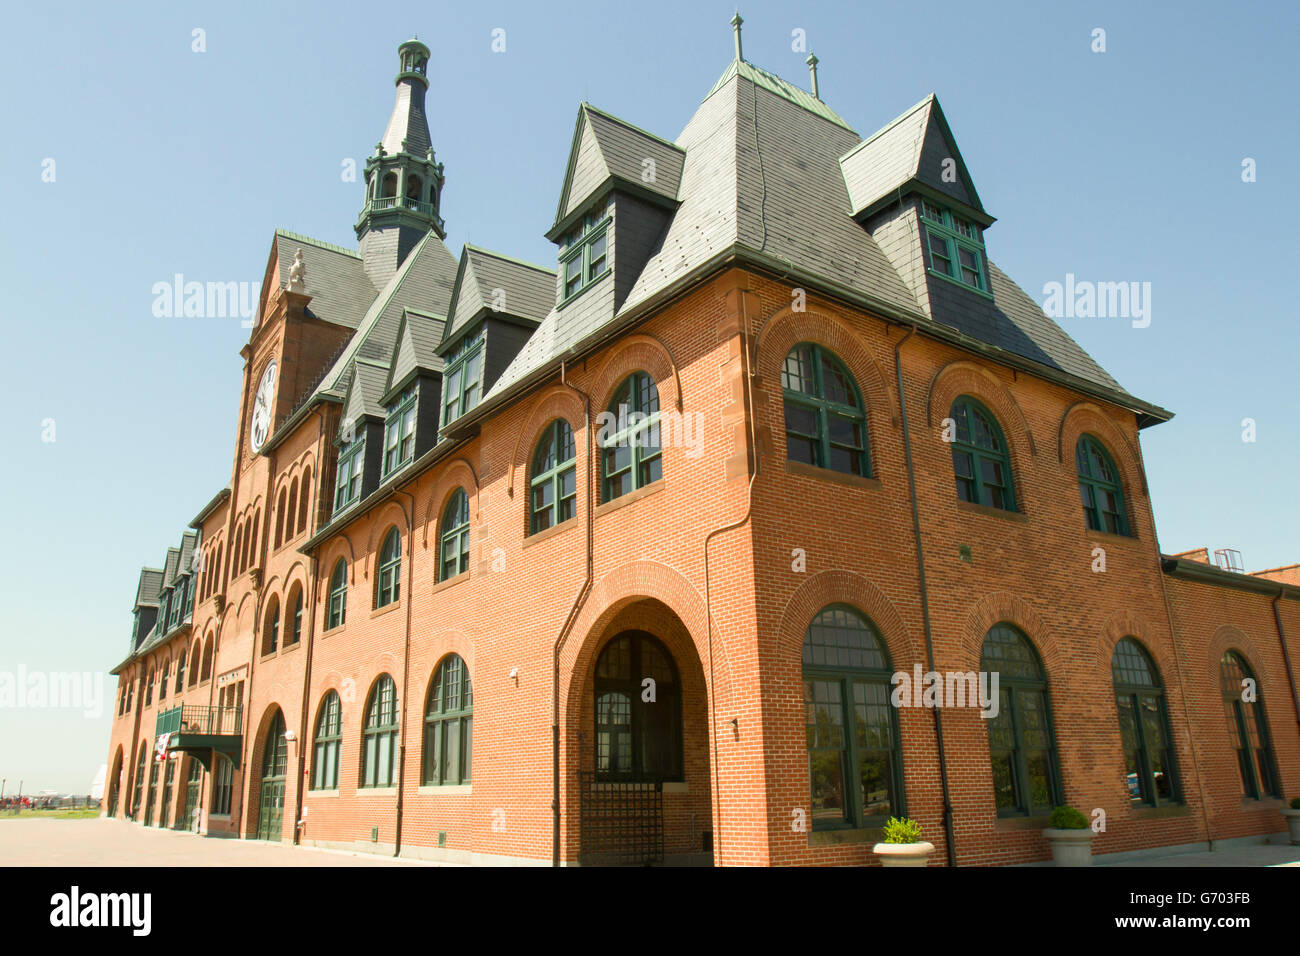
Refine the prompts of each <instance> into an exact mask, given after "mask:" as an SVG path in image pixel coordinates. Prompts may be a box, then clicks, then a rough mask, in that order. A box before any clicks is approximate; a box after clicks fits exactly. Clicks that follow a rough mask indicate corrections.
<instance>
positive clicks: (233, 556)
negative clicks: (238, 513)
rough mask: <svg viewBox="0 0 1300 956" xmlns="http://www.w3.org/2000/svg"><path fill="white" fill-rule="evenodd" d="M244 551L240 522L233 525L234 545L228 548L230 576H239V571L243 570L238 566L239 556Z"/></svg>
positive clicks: (242, 528) (242, 530)
mask: <svg viewBox="0 0 1300 956" xmlns="http://www.w3.org/2000/svg"><path fill="white" fill-rule="evenodd" d="M243 551H244V526H243V525H242V524H240V525H236V527H235V540H234V545H233V547H231V549H230V576H231V577H232V578H236V577H239V572H240V571H242V570H243V568H241V567H240V566H239V556H240V555H241V554H243Z"/></svg>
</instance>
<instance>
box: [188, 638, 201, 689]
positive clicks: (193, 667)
mask: <svg viewBox="0 0 1300 956" xmlns="http://www.w3.org/2000/svg"><path fill="white" fill-rule="evenodd" d="M200 653H201V650H200V646H199V642H198V641H195V642H194V646H193V647H192V648H191V649H190V686H191V687H193V686H194V685H195V684H197V683H198V682H199V655H200Z"/></svg>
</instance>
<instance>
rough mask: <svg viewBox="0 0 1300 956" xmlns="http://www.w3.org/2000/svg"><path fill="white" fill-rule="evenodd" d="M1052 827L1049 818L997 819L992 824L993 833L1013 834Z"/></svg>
mask: <svg viewBox="0 0 1300 956" xmlns="http://www.w3.org/2000/svg"><path fill="white" fill-rule="evenodd" d="M1051 825H1052V818H1051V817H1050V816H1041V817H998V819H997V822H995V823H994V824H993V830H994V832H1000V833H1013V832H1015V831H1017V830H1042V829H1045V828H1047V827H1050V826H1051Z"/></svg>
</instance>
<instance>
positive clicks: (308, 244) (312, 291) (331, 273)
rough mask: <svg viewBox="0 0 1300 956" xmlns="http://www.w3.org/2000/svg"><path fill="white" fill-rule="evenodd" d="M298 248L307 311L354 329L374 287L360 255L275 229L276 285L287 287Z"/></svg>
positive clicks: (327, 320) (312, 314)
mask: <svg viewBox="0 0 1300 956" xmlns="http://www.w3.org/2000/svg"><path fill="white" fill-rule="evenodd" d="M299 249H301V250H302V262H303V266H304V269H305V272H306V275H305V276H304V282H303V285H304V287H305V291H306V293H307V295H309V296H311V301H310V302H308V303H307V314H308V315H311V316H314V317H315V318H318V319H321V320H323V321H325V322H330V323H332V324H334V325H342V326H346V327H347V328H349V329H355V328H356V327H357V326H358V325H360V324H361V320H362V318H363V317H364V316H365V314H366V309H368V308H369V307H370V303H372V302H373V301H375V295H376V294H377V293H376V290H375V287H374V286H373V285H371V284H370V280H369V279H368V278H366V272H365V269H363V268H362V265H361V256H360V255H358V254H357V253H355V252H352V251H350V250H348V249H344V248H343V247H342V246H335V245H331V244H330V243H328V242H321V241H320V240H319V239H312V238H310V237H308V236H300V235H298V234H297V233H294V232H289V231H288V230H286V229H277V230H276V231H275V256H276V261H277V263H278V264H279V271H280V288H282V289H285V288H288V286H289V268H290V267H291V266H292V265H293V257H294V254H295V253H296V252H297V251H298V250H299Z"/></svg>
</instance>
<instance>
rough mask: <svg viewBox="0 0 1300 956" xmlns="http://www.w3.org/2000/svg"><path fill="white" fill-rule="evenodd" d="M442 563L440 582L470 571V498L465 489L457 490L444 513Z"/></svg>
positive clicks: (439, 572) (439, 574) (439, 573)
mask: <svg viewBox="0 0 1300 956" xmlns="http://www.w3.org/2000/svg"><path fill="white" fill-rule="evenodd" d="M440 540H441V541H442V551H441V554H442V561H441V562H440V564H439V571H438V580H440V581H446V580H447V579H448V578H454V577H455V576H456V575H458V574H461V573H462V572H464V571H468V570H469V496H468V495H466V494H465V489H464V488H457V489H456V493H455V494H454V495H452V496H451V500H450V501H449V502H447V508H446V510H445V511H443V513H442V536H441V539H440Z"/></svg>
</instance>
